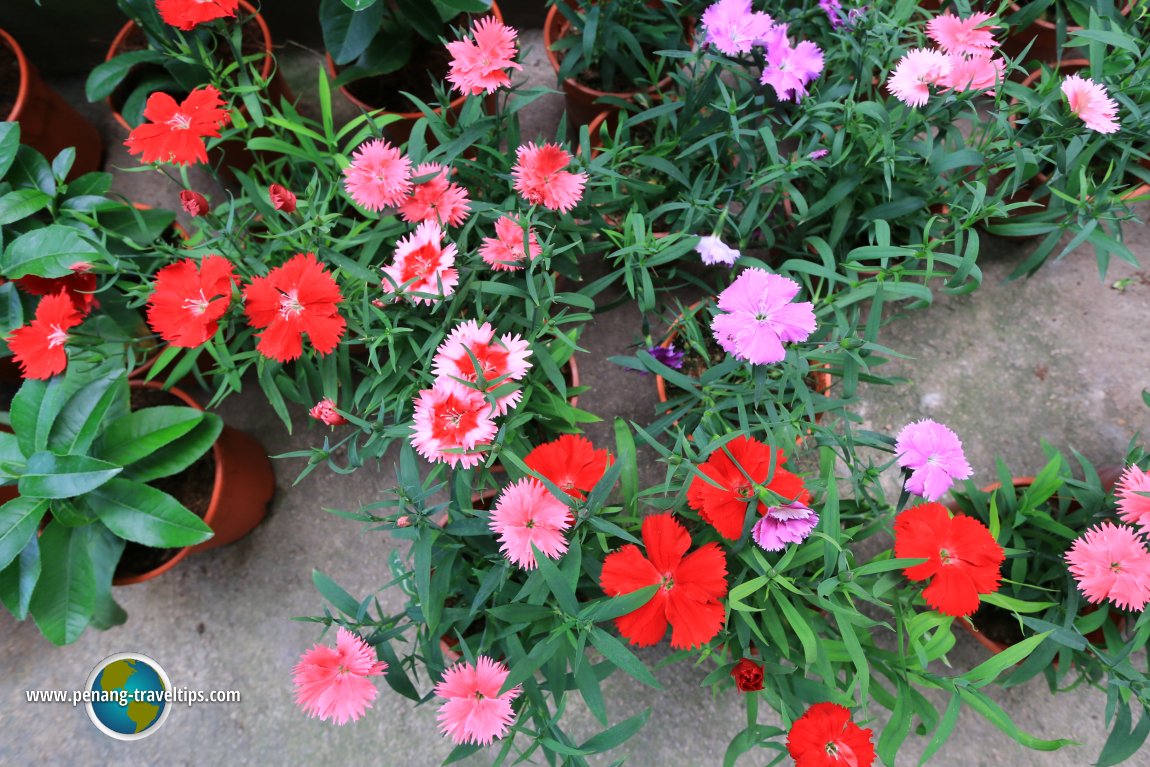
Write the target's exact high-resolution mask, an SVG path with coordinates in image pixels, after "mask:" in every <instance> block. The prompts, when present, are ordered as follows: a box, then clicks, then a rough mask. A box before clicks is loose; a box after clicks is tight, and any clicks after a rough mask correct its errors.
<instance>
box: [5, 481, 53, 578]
mask: <svg viewBox="0 0 1150 767" xmlns="http://www.w3.org/2000/svg"><path fill="white" fill-rule="evenodd" d="M47 511H48V502H47V501H45V500H42V499H39V498H25V497H24V496H22V495H20V496H16V497H15V498H13V499H12V500H10V501H8V503H6V504H4V505H3V506H0V569H3V568H5V567H7V566H8V564H9V563H10V562H12V560H14V559H16V557H18V556H20V552H21V551H23V550H24V548H25V547H26V546H27V545H28V542H29V541H30V540H32V537H33V536H35V535H36V529H37V528H38V527H39V526H40V520H41V519H42V518H43V517H44V514H45V513H46V512H47Z"/></svg>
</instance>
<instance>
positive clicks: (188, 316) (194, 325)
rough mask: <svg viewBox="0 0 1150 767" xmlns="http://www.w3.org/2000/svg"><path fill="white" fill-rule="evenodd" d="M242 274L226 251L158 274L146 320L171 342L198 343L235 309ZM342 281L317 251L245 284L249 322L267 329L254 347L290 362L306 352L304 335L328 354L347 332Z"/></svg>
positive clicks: (188, 346)
mask: <svg viewBox="0 0 1150 767" xmlns="http://www.w3.org/2000/svg"><path fill="white" fill-rule="evenodd" d="M238 282H239V278H238V277H236V275H235V274H234V273H233V271H232V265H231V263H230V262H229V261H228V260H227V259H226V258H223V257H221V256H217V255H208V256H204V258H203V259H202V260H201V262H200V263H199V264H197V263H196V262H195V260H194V259H191V258H187V259H184V260H183V261H179V262H177V263H175V264H171V265H169V266H166V267H164V268H163V269H161V270H160V271H159V272H157V273H156V282H155V290H154V291H153V292H152V295H151V297H150V298H149V299H148V324H149V325H151V327H152V329H153V330H155V331H156V332H157V333H159V334H160V336H161V337H162V338H163V339H164V340H165V341H167V342H168V343H170V344H172V345H173V346H178V347H183V348H194V347H196V346H199V345H201V344H203V343H204V342H206V341H207V340H208V339H210V338H211V337H212V336H214V335H215V334H216V331H217V330H218V329H219V322H220V319H221V318H222V317H223V316H224V314H225V313H226V312H227V310H228V307H229V306H231V301H232V286H233V285H234V284H237V283H238ZM342 300H343V297H342V296H341V295H340V292H339V286H338V285H337V284H336V282H335V280H334V279H333V278H332V276H331V275H330V274H328V272H327V269H326V267H324V265H323V264H320V263H319V261H317V260H316V257H315V255H314V254H312V253H299V254H297V255H295V256H293V257H292V258H291V259H289V260H288V262H287V263H285V264H284V265H283V266H279V267H276V268H275V269H272V270H271V271H270V272H269V273H268V274H267V276H265V277H253V278H252V281H251V283H250V284H249V285H248V286H247V287H245V288H244V311H245V313H246V314H247V317H248V322H249V323H250V324H251V325H252V326H253V327H255V328H261V329H263V332H262V333H261V334H260V341H259V344H258V345H257V346H256V349H257V350H258V351H259V352H260V353H261V354H263V355H264V356H265V357H270V358H272V359H275V360H279V361H280V362H289V361H291V360H294V359H296V358H297V357H299V356H300V355H301V354H303V336H304V334H307V336H308V339H309V340H310V341H311V344H312V346H313V347H314V348H315V350H316V352H318V353H319V354H329V353H330V352H331V351H333V350H334V349H335V347H336V345H337V344H338V343H339V340H340V338H342V337H343V332H344V329H345V327H346V323H345V322H344V320H343V317H341V316H340V315H339V310H338V306H339V303H340V302H341V301H342Z"/></svg>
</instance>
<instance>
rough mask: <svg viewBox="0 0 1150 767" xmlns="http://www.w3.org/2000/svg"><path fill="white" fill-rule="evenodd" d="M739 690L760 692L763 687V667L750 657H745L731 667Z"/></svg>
mask: <svg viewBox="0 0 1150 767" xmlns="http://www.w3.org/2000/svg"><path fill="white" fill-rule="evenodd" d="M731 676H733V677H734V678H735V686H736V687H738V688H739V692H758V691H759V690H761V689H763V667H762V666H760V665H759V664H758V663H755V662H754V661H753V660H751V659H750V658H743V659H742V660H740V661H739V662H738V663H736V664H735V667H734V668H733V669H731Z"/></svg>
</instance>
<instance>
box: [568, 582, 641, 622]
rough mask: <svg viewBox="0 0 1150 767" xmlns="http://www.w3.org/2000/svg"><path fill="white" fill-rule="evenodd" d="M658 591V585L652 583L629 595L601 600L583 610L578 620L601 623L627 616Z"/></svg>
mask: <svg viewBox="0 0 1150 767" xmlns="http://www.w3.org/2000/svg"><path fill="white" fill-rule="evenodd" d="M658 590H659V584H657V583H654V584H651V585H650V586H644V587H643V588H641V589H639V590H638V591H632V592H631V593H629V594H620V595H619V596H617V597H610V598H608V599H601V600H599V601H598V602H596V603H594V604H592V605H588V606H587V607H585V608H583V612H582V613H580V615H579V618H580V619H581V620H588V621H592V622H594V623H599V622H601V621H609V620H611V619H612V618H618V617H619V616H621V615H628V614H630V613H633V612H635V611H636V610H638V609H639V608H640V607H642V606H643V605H645V604H647V603H648V602H650V601H651V598H652V597H654V596H655V593H656V592H657V591H658Z"/></svg>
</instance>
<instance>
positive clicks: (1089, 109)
mask: <svg viewBox="0 0 1150 767" xmlns="http://www.w3.org/2000/svg"><path fill="white" fill-rule="evenodd" d="M1062 93H1063V95H1064V96H1066V100H1067V101H1068V102H1070V111H1071V112H1073V113H1074V114H1076V115H1078V117H1079V118H1080V119H1081V120H1082V122H1083V123H1085V125H1086V127H1087V128H1089V129H1090V130H1095V131H1098V132H1099V133H1116V132H1117V131H1118V120H1116V119H1115V118H1116V117H1117V116H1118V103H1117V102H1116V101H1114V99H1112V98H1110V96H1109V95H1108V94H1107V93H1106V86H1104V85H1102V84H1100V83H1096V82H1094V81H1093V80H1091V79H1089V78H1086V77H1079V76H1078V75H1070V76H1068V77H1067V78H1066V79H1064V80H1063V81H1062Z"/></svg>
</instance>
